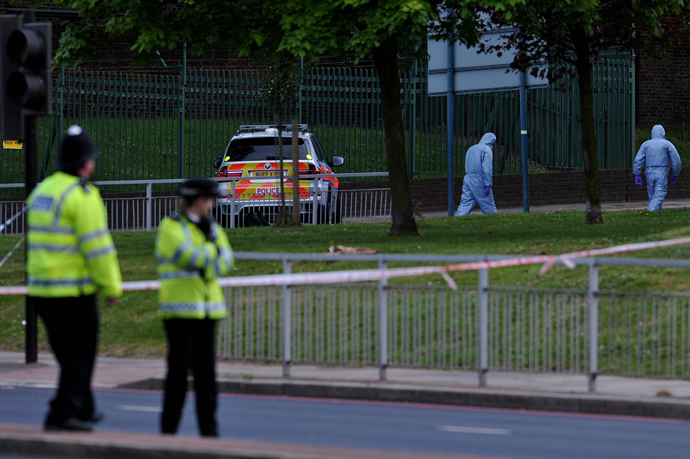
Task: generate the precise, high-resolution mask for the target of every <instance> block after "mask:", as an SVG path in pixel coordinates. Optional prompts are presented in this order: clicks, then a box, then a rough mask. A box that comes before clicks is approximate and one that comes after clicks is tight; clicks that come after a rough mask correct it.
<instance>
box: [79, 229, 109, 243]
mask: <svg viewBox="0 0 690 459" xmlns="http://www.w3.org/2000/svg"><path fill="white" fill-rule="evenodd" d="M106 234H108V230H107V229H102V230H98V231H92V232H91V233H86V234H84V235H82V236H80V237H79V243H81V244H83V243H84V242H86V241H90V240H91V239H95V238H97V237H99V236H105V235H106Z"/></svg>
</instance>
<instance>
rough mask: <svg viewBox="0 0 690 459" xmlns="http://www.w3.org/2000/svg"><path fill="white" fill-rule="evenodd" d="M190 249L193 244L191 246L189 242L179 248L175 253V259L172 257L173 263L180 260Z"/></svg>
mask: <svg viewBox="0 0 690 459" xmlns="http://www.w3.org/2000/svg"><path fill="white" fill-rule="evenodd" d="M189 247H191V244H190V243H189V242H185V243H184V244H182V245H181V246H179V247H178V248H177V250H176V251H175V254H174V255H173V257H172V261H173V262H177V260H179V259H180V257H181V256H182V253H183V252H184V251H185V250H187V249H188V248H189Z"/></svg>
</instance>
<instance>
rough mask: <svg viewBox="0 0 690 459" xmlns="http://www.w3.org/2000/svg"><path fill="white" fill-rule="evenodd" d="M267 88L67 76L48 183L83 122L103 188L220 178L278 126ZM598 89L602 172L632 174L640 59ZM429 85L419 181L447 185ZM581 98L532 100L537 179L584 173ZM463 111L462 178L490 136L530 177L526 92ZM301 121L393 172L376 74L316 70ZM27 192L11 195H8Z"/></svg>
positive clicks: (5, 157) (597, 73) (552, 94)
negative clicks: (522, 112)
mask: <svg viewBox="0 0 690 459" xmlns="http://www.w3.org/2000/svg"><path fill="white" fill-rule="evenodd" d="M262 79H263V75H262V74H261V73H260V72H258V71H251V70H242V71H239V70H238V71H233V70H211V69H185V70H182V71H181V72H180V75H159V74H129V73H124V72H108V71H85V70H67V69H65V70H61V71H60V73H59V76H58V78H57V80H56V81H55V82H54V85H53V91H54V94H53V96H54V97H53V101H54V115H53V116H52V117H43V118H40V119H39V121H38V126H37V131H38V134H39V143H38V150H39V168H38V169H39V171H38V174H39V177H38V179H39V180H40V179H42V178H43V177H45V176H46V175H48V174H50V173H52V171H54V170H55V156H56V151H57V142H58V140H59V138H60V136H61V133H62V132H64V130H65V129H66V128H67V127H68V126H69V125H70V124H74V123H77V124H81V125H83V126H84V127H85V129H86V130H88V132H90V133H91V135H92V136H93V138H94V140H95V143H96V148H97V149H98V151H99V152H100V156H99V160H98V161H97V167H96V171H95V175H94V180H100V181H104V180H136V179H140V180H149V179H172V178H183V177H192V176H209V177H210V176H212V175H213V174H214V172H215V171H214V170H213V167H212V161H213V159H214V158H215V157H216V155H217V154H219V153H223V152H224V151H225V149H226V147H227V144H228V142H229V140H230V138H231V137H232V135H233V134H234V132H235V131H236V130H237V128H238V127H239V126H240V125H241V124H257V123H260V124H266V123H269V122H271V121H272V117H271V115H270V112H269V110H268V108H267V105H266V103H265V102H263V101H262V100H261V92H260V91H261V85H262ZM593 80H594V81H593V84H594V103H595V118H596V130H597V134H598V142H599V153H600V155H599V156H600V167H601V168H603V169H606V168H626V167H631V165H632V158H633V154H632V145H631V143H632V125H631V122H632V120H631V118H630V117H631V112H632V100H631V94H632V85H633V83H632V81H631V78H630V59H622V58H618V57H603V58H602V59H600V60H599V61H598V62H596V63H595V65H594V71H593ZM427 86H428V84H427V76H426V68H425V67H424V66H422V65H418V64H415V65H412V66H411V68H410V69H409V70H407V71H406V72H404V73H403V75H402V94H401V103H402V108H403V118H404V124H405V126H406V128H405V129H406V132H405V138H406V142H407V147H406V155H407V156H408V167H409V171H410V176H411V177H429V176H444V175H445V174H446V154H447V152H446V134H445V132H446V129H447V128H448V126H447V123H446V109H445V97H433V98H431V97H429V96H428V94H427ZM577 91H578V88H577V81H576V80H575V79H573V78H570V77H564V78H563V79H562V80H559V81H558V82H554V83H553V84H552V85H551V86H549V87H548V88H542V89H531V90H529V91H528V106H529V107H528V115H529V121H528V125H529V132H530V135H529V161H530V167H532V168H533V170H537V171H539V170H547V169H559V170H577V169H582V168H583V160H582V142H581V141H580V128H579V102H578V95H577ZM454 103H455V125H454V126H452V129H453V132H454V133H455V135H454V145H453V155H454V165H455V166H454V168H455V170H454V172H455V173H456V174H463V173H464V155H465V151H466V150H467V148H468V147H469V146H470V145H472V144H473V143H476V142H477V141H478V140H479V138H480V137H481V135H482V134H483V133H484V132H486V131H493V132H494V133H496V135H497V137H498V140H497V143H496V146H495V148H494V171H495V172H496V173H501V174H502V173H518V172H520V170H521V167H520V150H519V147H520V138H519V129H518V124H517V123H518V121H519V104H518V97H517V93H516V92H514V91H513V92H498V93H485V94H463V95H456V96H454ZM294 115H295V116H297V117H298V118H299V119H300V121H301V122H306V123H307V124H309V126H310V129H311V130H312V131H313V132H314V133H315V134H316V135H317V136H318V137H319V139H320V141H321V143H322V145H323V146H324V149H325V151H326V152H327V153H328V154H330V155H335V154H337V155H340V156H343V157H345V158H346V162H345V165H344V166H342V167H341V168H340V172H343V173H345V172H372V171H380V170H385V169H386V164H387V163H386V159H385V151H384V138H383V120H382V110H381V101H380V97H379V88H378V79H377V77H376V72H375V69H373V68H357V69H349V68H316V69H313V70H310V71H309V72H308V73H307V74H306V75H305V76H304V78H303V81H302V84H301V86H300V103H299V104H298V105H297V106H296V107H295V110H294ZM23 158H24V157H23V152H22V150H9V149H5V150H3V153H2V158H1V160H0V182H2V183H19V182H23V181H24V180H23V167H22V165H23V161H24V159H23ZM535 168H536V169H535ZM349 180H358V178H350V179H349ZM20 192H21V190H16V189H3V190H2V193H3V196H20V195H19V194H18V193H20Z"/></svg>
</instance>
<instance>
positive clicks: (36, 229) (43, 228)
mask: <svg viewBox="0 0 690 459" xmlns="http://www.w3.org/2000/svg"><path fill="white" fill-rule="evenodd" d="M29 231H34V232H40V233H52V234H74V228H64V227H54V226H38V225H30V226H29Z"/></svg>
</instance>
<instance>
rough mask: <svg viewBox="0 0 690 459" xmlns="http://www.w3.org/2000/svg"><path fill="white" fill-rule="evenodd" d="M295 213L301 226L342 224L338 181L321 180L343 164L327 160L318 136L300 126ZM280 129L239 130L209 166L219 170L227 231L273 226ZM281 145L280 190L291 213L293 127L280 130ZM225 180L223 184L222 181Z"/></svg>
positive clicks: (221, 216) (335, 159)
mask: <svg viewBox="0 0 690 459" xmlns="http://www.w3.org/2000/svg"><path fill="white" fill-rule="evenodd" d="M298 129H299V132H298V144H299V145H298V151H299V166H298V167H299V174H300V179H299V195H300V199H299V213H300V221H302V222H304V223H340V219H341V212H340V210H341V209H340V194H339V192H338V179H337V178H336V177H324V176H322V174H333V168H334V167H338V166H341V165H342V164H344V162H345V160H344V159H343V158H342V157H341V156H331V157H330V159H329V158H328V157H327V156H326V154H325V153H324V151H323V148H322V147H321V144H320V143H319V141H318V140H317V138H316V136H315V135H314V134H313V133H311V132H309V127H308V126H307V125H306V124H300V125H299V127H298ZM278 132H279V130H278V126H276V125H272V126H271V125H247V126H240V128H239V130H238V131H237V133H235V135H234V136H233V137H232V139H231V140H230V143H229V144H228V146H227V148H226V150H225V154H223V155H218V156H217V157H216V159H215V161H214V162H213V166H214V168H215V169H216V170H217V173H216V175H217V177H218V178H219V179H220V180H218V185H219V194H220V195H219V198H218V201H217V212H218V213H219V215H217V217H218V219H219V220H220V221H221V222H222V223H223V224H224V225H225V226H249V225H251V224H257V223H256V221H257V217H260V221H274V220H275V217H276V216H277V215H278V214H279V212H280V208H281V205H282V204H281V193H280V174H281V169H280V150H279V143H278ZM281 132H282V141H283V142H282V144H283V170H282V174H283V177H284V180H283V188H284V192H285V205H286V211H287V213H288V214H289V215H291V214H292V204H293V201H292V189H293V187H292V167H293V164H292V126H291V125H281ZM223 179H226V180H223Z"/></svg>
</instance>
